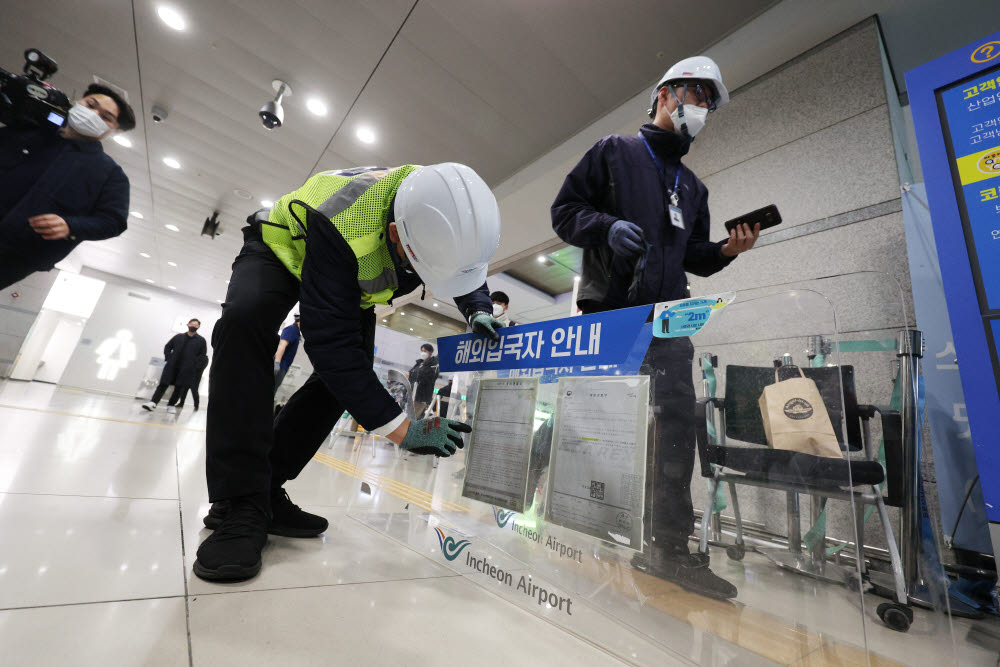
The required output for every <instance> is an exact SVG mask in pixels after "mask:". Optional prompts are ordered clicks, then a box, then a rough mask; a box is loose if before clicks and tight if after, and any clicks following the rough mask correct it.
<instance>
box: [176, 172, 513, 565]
mask: <svg viewBox="0 0 1000 667" xmlns="http://www.w3.org/2000/svg"><path fill="white" fill-rule="evenodd" d="M248 223H249V226H248V227H246V228H244V230H243V236H244V240H245V242H244V245H243V249H242V251H241V252H240V254H239V256H238V257H237V258H236V261H235V262H234V263H233V274H232V278H231V280H230V284H229V291H228V293H227V295H226V301H225V303H224V304H223V308H222V318H221V319H220V320H219V322H218V323H217V324H216V325H215V329H214V331H213V332H212V346H213V348H214V350H215V354H214V357H213V361H212V370H211V375H210V380H211V382H210V384H209V404H208V433H207V445H208V446H207V462H206V473H207V477H208V493H209V500H210V501H211V502H212V503H213V504H212V508H211V509H210V511H209V513H208V515H207V516H206V517H205V520H204V521H205V525H206V526H207V527H209V528H214V529H215V532H214V533H213V534H212V535H210V536H209V537H208V538H206V539H205V541H204V542H202V544H201V547H200V548H199V549H198V559H197V560H196V561H195V564H194V572H195V574H197V575H198V576H199V577H201V578H203V579H209V580H221V581H240V580H244V579H249V578H251V577H253V576H255V575H256V574H257V573H258V572H259V571H260V568H261V549H262V548H263V547H264V544H265V543H266V541H267V535H268V533H270V534H272V535H284V536H288V537H315V536H317V535H319V534H321V533H322V532H323V531H325V530H326V528H327V525H328V523H327V520H326V519H324V518H323V517H321V516H317V515H314V514H310V513H308V512H305V511H303V510H302V509H300V508H299V507H298V506H296V505H294V504H293V503H292V501H291V499H290V498H289V497H288V494H287V493H286V492H285V490H284V488H283V487H284V485H285V483H286V482H287V481H288V480H291V479H294V478H295V477H296V476H297V475H298V473H299V472H300V471H301V470H302V469H303V468H304V467H305V465H306V463H308V461H309V460H310V459H311V458H312V457H313V455H314V454H315V453H316V450H317V449H318V448H319V446H320V445H321V444H322V442H323V440H324V439H325V438H326V437H327V436H328V435H329V433H330V431H331V430H332V429H333V426H334V425H335V424H336V422H337V419H338V418H339V417H340V415H341V414H343V412H344V411H345V410H346V411H347V412H349V413H350V414H351V415H352V416H353V417H354V418H355V419H357V420H358V422H359V423H361V424H362V425H363V426H364V427H365V428H366V429H368V430H370V431H374V432H375V433H377V434H379V435H383V436H385V437H387V438H389V439H390V440H392V441H393V442H395V443H397V444H398V445H400V447H401V448H403V449H404V450H407V451H410V452H413V453H415V454H433V455H435V456H450V455H451V454H454V453H455V451H456V449H457V448H460V447H462V446H463V443H462V433H468V432H469V431H470V428H469V427H468V426H467V425H465V424H463V423H461V422H458V421H454V420H449V419H441V418H434V417H431V418H428V419H421V420H419V421H413V422H411V421H410V420H409V419H407V418H406V415H405V414H404V413H403V412H402V411H401V410H400V408H399V406H398V405H397V404H396V402H395V401H394V400H393V399H392V397H391V396H390V395H389V394H388V392H386V390H385V389H384V388H383V387H382V385H381V384H380V383H379V380H378V377H377V376H376V374H375V372H374V371H373V370H372V360H373V358H374V342H375V313H374V306H375V305H377V304H387V303H389V302H390V301H391V300H392V298H393V296H399V295H403V294H407V293H409V292H412V291H413V290H414V289H416V288H418V287H420V286H421V283H423V284H424V285H425V286H426V287H427V288H429V289H430V290H431V291H432V292H433V293H434V295H435V296H437V297H454V298H455V303H456V305H457V306H458V308H459V309H460V310H461V311H462V313H463V315H465V317H466V319H467V320H468V321H469V323H470V325H471V326H472V329H473V331H477V332H480V333H484V334H486V335H489V336H490V337H492V338H499V336H498V334H497V333H496V331H495V330H496V329H497V328H499V327H501V326H503V324H502V323H500V322H499V321H497V320H496V319H495V318H494V317H493V315H492V304H491V302H490V297H489V291H488V290H487V288H486V270H487V263H488V262H489V260H490V258H492V256H493V253H494V252H495V251H496V248H497V245H498V244H499V242H500V211H499V209H498V207H497V203H496V199H495V198H494V197H493V193H492V192H491V191H490V189H489V187H488V186H487V185H486V183H484V182H483V180H482V179H481V178H480V177H479V176H478V175H477V174H476V173H475V172H474V171H473V170H472V169H470V168H469V167H466V166H464V165H460V164H455V163H445V164H438V165H431V166H427V167H419V166H415V165H404V166H402V167H396V168H394V169H382V168H377V167H360V168H357V169H350V170H342V171H329V172H323V173H320V174H316V175H315V176H313V177H311V178H310V179H309V180H307V181H306V182H305V184H304V185H303V186H302V187H300V188H299V189H298V190H296V191H294V192H292V193H289V194H287V195H285V196H284V197H282V198H281V199H279V200H278V201H277V202H276V203H275V204H274V207H273V208H271V209H270V210H262V211H258V212H257V213H256V214H255V215H253V216H251V217H250V218H249V219H248ZM297 301H299V302H300V303H301V314H302V322H303V325H302V334H303V338H304V339H305V351H306V354H307V355H308V356H309V359H310V361H311V362H312V364H313V367H314V369H315V373H314V374H313V375H312V376H311V377H310V378H309V379H308V380H307V381H306V383H305V384H304V385H303V386H302V387H301V388H300V389H299V390H298V391H297V392H295V394H293V395H292V397H291V398H290V399H289V400H288V402H287V403H286V404H285V406H284V408H283V409H282V410H281V411H280V412H279V413H278V415H277V417H272V405H271V401H272V391H273V384H274V377H273V370H272V357H273V355H274V350H275V347H276V346H277V340H276V338H277V336H276V334H275V332H276V331H277V328H278V326H279V325H280V324H281V322H282V320H283V319H284V317H285V316H286V314H287V313H288V311H289V310H290V309H291V308H292V307H293V306H294V305H295V303H296V302H297Z"/></svg>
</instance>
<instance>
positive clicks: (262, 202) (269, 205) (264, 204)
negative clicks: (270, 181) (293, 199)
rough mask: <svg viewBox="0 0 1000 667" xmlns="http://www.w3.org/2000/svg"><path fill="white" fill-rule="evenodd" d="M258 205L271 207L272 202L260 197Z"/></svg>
mask: <svg viewBox="0 0 1000 667" xmlns="http://www.w3.org/2000/svg"><path fill="white" fill-rule="evenodd" d="M260 205H261V206H263V207H264V208H271V207H272V206H274V202H273V201H271V200H270V199H261V200H260Z"/></svg>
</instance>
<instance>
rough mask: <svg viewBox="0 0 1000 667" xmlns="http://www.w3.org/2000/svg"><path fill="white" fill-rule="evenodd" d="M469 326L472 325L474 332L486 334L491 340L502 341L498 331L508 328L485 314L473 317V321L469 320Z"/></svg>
mask: <svg viewBox="0 0 1000 667" xmlns="http://www.w3.org/2000/svg"><path fill="white" fill-rule="evenodd" d="M469 324H471V325H472V330H473V331H475V332H476V333H481V334H486V335H487V336H489V337H490V340H500V334H498V333H497V331H496V330H497V329H499V328H501V327H505V326H507V325H506V324H504V323H503V322H501V321H500V320H498V319H497V318H495V317H493V316H492V315H490V314H489V313H483V312H479V313H476V314H475V315H473V316H472V319H471V320H469Z"/></svg>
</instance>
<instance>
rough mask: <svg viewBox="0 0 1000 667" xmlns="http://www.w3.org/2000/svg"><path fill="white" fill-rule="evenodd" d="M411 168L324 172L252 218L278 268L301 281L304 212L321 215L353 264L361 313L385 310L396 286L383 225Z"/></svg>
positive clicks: (304, 240) (304, 252)
mask: <svg viewBox="0 0 1000 667" xmlns="http://www.w3.org/2000/svg"><path fill="white" fill-rule="evenodd" d="M415 169H417V166H416V165H403V166H402V167H396V168H395V169H380V168H377V167H359V168H357V169H346V170H339V171H324V172H321V173H319V174H316V175H315V176H312V177H310V178H309V180H307V181H306V182H305V184H304V185H303V186H302V187H300V188H299V189H298V190H295V191H294V192H290V193H289V194H287V195H285V196H284V197H282V198H281V199H279V200H278V201H277V202H275V204H274V206H273V207H272V208H271V210H270V212H269V213H267V216H266V219H265V218H263V215H262V214H264V213H265V212H263V211H262V212H261V213H260V214H258V221H259V222H260V223H261V227H260V229H261V234H262V236H263V237H264V243H266V244H267V245H268V246H269V247H270V248H271V250H272V251H273V252H274V254H275V255H276V256H277V257H278V259H280V260H281V263H282V264H284V265H285V267H286V268H287V269H288V270H289V271H291V272H292V275H294V276H295V277H296V278H298V279H299V280H302V263H303V261H304V260H305V256H306V236H307V234H308V229H307V226H308V222H307V211H308V209H307V208H306V207H308V208H311V209H314V210H315V211H317V212H319V213H320V214H322V216H323V217H324V218H327V219H329V220H330V222H331V223H333V226H334V228H336V230H337V231H338V232H340V235H341V236H343V237H344V240H345V241H347V245H349V246H350V247H351V250H352V251H353V252H354V256H355V257H357V259H358V287H359V288H360V290H361V307H362V308H371V307H372V306H374V305H376V304H386V303H388V302H389V300H390V299H391V298H392V295H393V294H394V293H395V291H396V288H397V287H398V286H399V283H398V281H397V279H396V267H395V266H394V265H393V263H392V257H391V256H390V255H389V247H388V244H387V243H386V240H385V234H386V221H387V220H388V216H389V207H390V206H391V205H392V200H393V197H394V196H395V195H396V191H397V190H398V189H399V185H400V183H402V182H403V179H404V178H406V177H407V176H408V175H409V174H410V173H411V172H413V171H414V170H415Z"/></svg>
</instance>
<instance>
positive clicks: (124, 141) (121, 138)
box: [111, 134, 132, 148]
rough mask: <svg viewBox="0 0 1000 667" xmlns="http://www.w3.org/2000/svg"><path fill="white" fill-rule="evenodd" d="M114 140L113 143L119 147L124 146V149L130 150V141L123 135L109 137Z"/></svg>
mask: <svg viewBox="0 0 1000 667" xmlns="http://www.w3.org/2000/svg"><path fill="white" fill-rule="evenodd" d="M111 138H112V139H114V140H115V143H116V144H118V145H119V146H124V147H125V148H132V140H131V139H129V138H128V137H126V136H125V135H124V134H116V135H115V136H113V137H111Z"/></svg>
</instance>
